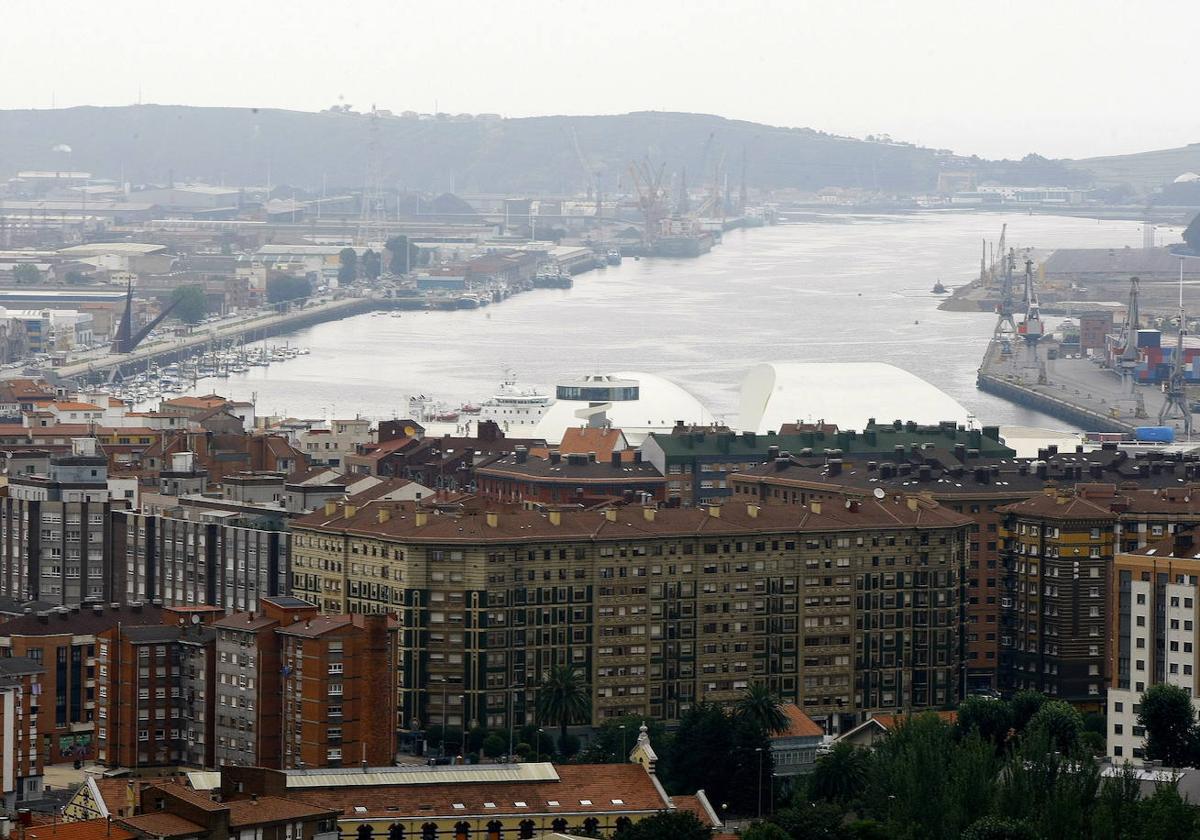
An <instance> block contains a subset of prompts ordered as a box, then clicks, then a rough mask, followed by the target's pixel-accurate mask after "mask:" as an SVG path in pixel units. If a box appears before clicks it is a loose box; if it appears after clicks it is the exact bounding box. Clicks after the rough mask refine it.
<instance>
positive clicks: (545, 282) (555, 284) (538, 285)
mask: <svg viewBox="0 0 1200 840" xmlns="http://www.w3.org/2000/svg"><path fill="white" fill-rule="evenodd" d="M574 285H575V281H574V280H573V279H572V278H571V275H570V274H567V273H566V272H565V271H562V270H561V269H557V268H552V269H546V270H542V271H539V272H538V273H537V274H535V275H534V276H533V287H534V288H535V289H569V288H571V287H572V286H574Z"/></svg>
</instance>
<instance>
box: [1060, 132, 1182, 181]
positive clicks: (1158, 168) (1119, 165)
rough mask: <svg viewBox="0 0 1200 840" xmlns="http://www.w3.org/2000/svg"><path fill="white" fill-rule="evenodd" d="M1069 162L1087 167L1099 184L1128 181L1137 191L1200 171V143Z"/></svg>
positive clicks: (1079, 167)
mask: <svg viewBox="0 0 1200 840" xmlns="http://www.w3.org/2000/svg"><path fill="white" fill-rule="evenodd" d="M1070 165H1071V166H1072V167H1075V168H1078V169H1081V170H1086V171H1088V172H1089V173H1090V174H1091V177H1092V179H1093V180H1094V182H1095V183H1096V185H1097V186H1102V187H1103V186H1116V185H1118V184H1129V185H1131V186H1132V187H1133V188H1134V189H1135V190H1137V191H1138V192H1149V191H1150V190H1151V189H1153V188H1155V187H1159V186H1162V185H1163V184H1166V183H1170V182H1171V181H1173V180H1174V179H1175V178H1176V177H1177V176H1179V175H1182V174H1183V173H1184V172H1200V143H1191V144H1189V145H1187V146H1183V147H1182V148H1178V149H1160V150H1157V151H1152V152H1137V153H1136V154H1130V155H1111V156H1109V157H1094V158H1084V159H1082V160H1078V161H1073V162H1072V163H1071V164H1070Z"/></svg>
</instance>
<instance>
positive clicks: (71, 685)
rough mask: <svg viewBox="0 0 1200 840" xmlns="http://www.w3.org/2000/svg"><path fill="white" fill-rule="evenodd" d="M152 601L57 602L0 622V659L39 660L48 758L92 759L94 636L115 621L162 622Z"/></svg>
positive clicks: (40, 723) (42, 743)
mask: <svg viewBox="0 0 1200 840" xmlns="http://www.w3.org/2000/svg"><path fill="white" fill-rule="evenodd" d="M166 620H167V619H166V618H165V613H164V611H163V610H162V609H161V608H160V607H158V606H156V605H153V604H144V605H143V604H141V603H133V604H127V605H121V604H115V605H103V604H87V605H84V606H82V607H78V606H77V607H70V608H68V607H57V608H55V609H52V610H43V611H40V612H37V613H32V614H29V615H23V616H21V617H19V618H14V619H12V620H11V621H7V622H5V623H4V624H0V659H2V658H3V657H8V656H11V657H24V658H28V659H31V660H33V661H34V662H37V663H40V664H41V665H42V667H43V668H45V672H44V673H43V674H42V675H41V677H40V678H39V683H40V685H41V698H40V699H41V702H40V703H39V704H38V707H39V711H38V714H37V731H38V738H39V752H40V753H41V754H43V755H44V760H45V761H46V762H47V763H51V764H57V763H60V762H64V761H67V762H69V761H74V760H76V759H94V758H96V744H95V735H96V732H95V729H96V712H97V686H96V639H97V636H98V635H99V634H102V633H104V632H105V631H108V630H111V629H112V628H114V627H117V626H118V625H120V626H122V627H125V628H130V627H140V626H144V625H161V624H163V623H164V621H166Z"/></svg>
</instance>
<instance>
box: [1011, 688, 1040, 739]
mask: <svg viewBox="0 0 1200 840" xmlns="http://www.w3.org/2000/svg"><path fill="white" fill-rule="evenodd" d="M1045 702H1046V695H1045V694H1042V693H1041V692H1040V691H1033V690H1031V689H1028V688H1026V689H1023V690H1021V691H1018V692H1017V693H1016V694H1014V695H1013V696H1012V700H1010V701H1009V706H1010V707H1011V708H1012V725H1013V729H1015V730H1017V732H1024V731H1025V727H1026V726H1027V725H1028V724H1029V721H1030V720H1031V719H1032V718H1033V716H1034V715H1035V714H1037V710H1038V709H1040V708H1042V704H1043V703H1045Z"/></svg>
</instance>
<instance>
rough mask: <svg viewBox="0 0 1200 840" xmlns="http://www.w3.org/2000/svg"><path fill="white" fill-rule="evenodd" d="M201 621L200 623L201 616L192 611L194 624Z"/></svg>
mask: <svg viewBox="0 0 1200 840" xmlns="http://www.w3.org/2000/svg"><path fill="white" fill-rule="evenodd" d="M199 623H200V616H198V615H196V614H195V613H192V624H199Z"/></svg>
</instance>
